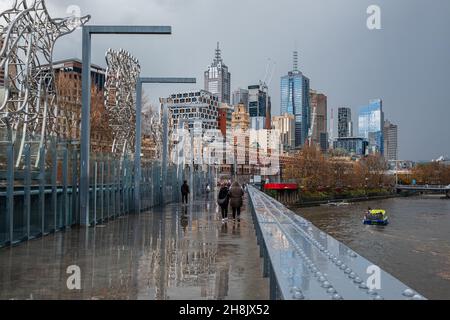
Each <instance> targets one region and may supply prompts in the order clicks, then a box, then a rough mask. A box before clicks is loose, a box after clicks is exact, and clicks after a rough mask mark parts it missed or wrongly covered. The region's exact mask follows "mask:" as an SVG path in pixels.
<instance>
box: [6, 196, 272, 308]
mask: <svg viewBox="0 0 450 320" xmlns="http://www.w3.org/2000/svg"><path fill="white" fill-rule="evenodd" d="M70 266H78V267H79V268H80V271H81V290H69V289H68V287H67V279H68V277H69V276H70V274H67V268H68V267H70ZM268 298H269V290H268V280H267V279H264V278H263V277H262V269H261V260H260V258H259V248H258V246H257V244H256V237H255V231H254V227H253V222H252V218H251V215H250V213H249V212H248V211H247V210H244V212H243V214H242V218H241V222H240V223H237V222H236V223H234V222H233V221H229V222H228V223H227V224H222V222H221V220H220V219H219V213H216V204H215V201H214V200H210V201H206V200H197V201H195V202H194V203H192V204H190V205H189V206H187V207H182V206H181V205H178V204H173V205H169V206H167V207H165V208H163V209H159V210H153V211H152V212H149V213H145V214H141V215H139V216H137V215H130V216H125V217H121V218H119V219H117V220H115V221H111V222H109V223H107V224H106V225H105V226H97V227H96V228H89V229H78V228H76V229H72V230H70V231H66V232H61V233H57V234H54V235H50V236H47V237H44V238H41V239H38V240H34V241H30V242H28V243H24V244H21V245H19V246H18V247H13V248H4V249H0V299H236V300H240V299H255V300H257V299H268Z"/></svg>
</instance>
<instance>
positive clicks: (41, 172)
mask: <svg viewBox="0 0 450 320" xmlns="http://www.w3.org/2000/svg"><path fill="white" fill-rule="evenodd" d="M45 153H46V152H45V147H42V148H41V150H39V214H40V216H41V235H45V156H46V154H45Z"/></svg>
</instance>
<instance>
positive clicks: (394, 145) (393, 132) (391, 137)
mask: <svg viewBox="0 0 450 320" xmlns="http://www.w3.org/2000/svg"><path fill="white" fill-rule="evenodd" d="M383 131H384V133H383V135H384V156H385V158H386V160H398V126H397V125H395V124H393V123H391V122H390V121H389V120H386V121H384V129H383Z"/></svg>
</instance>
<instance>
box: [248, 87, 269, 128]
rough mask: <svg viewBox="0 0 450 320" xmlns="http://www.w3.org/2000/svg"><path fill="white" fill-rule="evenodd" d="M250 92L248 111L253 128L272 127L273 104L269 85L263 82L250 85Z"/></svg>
mask: <svg viewBox="0 0 450 320" xmlns="http://www.w3.org/2000/svg"><path fill="white" fill-rule="evenodd" d="M248 92H249V93H248V112H249V114H250V122H251V128H252V129H254V130H260V129H270V127H271V120H272V118H271V108H272V105H271V99H270V97H269V94H268V90H267V86H265V85H264V84H263V83H260V84H258V85H254V86H249V87H248Z"/></svg>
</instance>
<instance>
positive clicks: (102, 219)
mask: <svg viewBox="0 0 450 320" xmlns="http://www.w3.org/2000/svg"><path fill="white" fill-rule="evenodd" d="M100 172H101V181H100V183H101V186H102V191H101V193H100V203H101V207H100V214H101V217H102V218H101V221H102V224H103V223H104V205H105V161H104V159H103V158H102V162H101V163H100Z"/></svg>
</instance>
